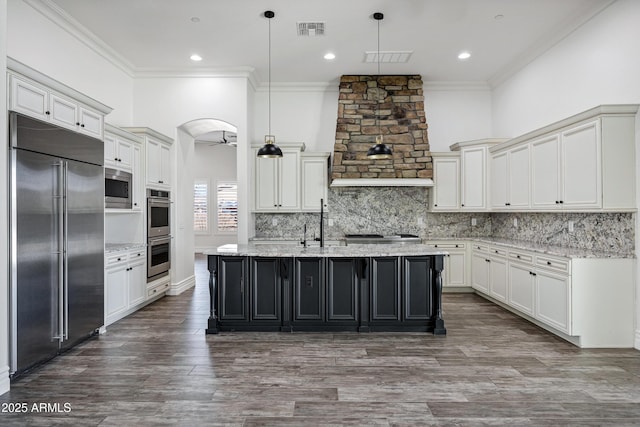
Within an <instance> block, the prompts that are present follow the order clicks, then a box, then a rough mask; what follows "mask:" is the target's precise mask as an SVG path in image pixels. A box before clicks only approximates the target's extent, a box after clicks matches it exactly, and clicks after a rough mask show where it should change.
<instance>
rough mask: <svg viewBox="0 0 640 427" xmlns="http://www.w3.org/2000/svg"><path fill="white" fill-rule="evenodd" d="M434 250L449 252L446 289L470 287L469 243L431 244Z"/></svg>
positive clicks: (445, 259) (445, 263)
mask: <svg viewBox="0 0 640 427" xmlns="http://www.w3.org/2000/svg"><path fill="white" fill-rule="evenodd" d="M428 245H429V246H432V247H433V248H437V249H442V250H443V251H447V252H448V255H447V256H445V257H444V270H443V274H442V286H443V287H444V288H445V289H446V288H453V287H467V286H469V267H468V262H467V247H468V246H469V244H468V243H467V242H449V241H446V242H429V243H428Z"/></svg>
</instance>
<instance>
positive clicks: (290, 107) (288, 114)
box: [252, 82, 493, 151]
mask: <svg viewBox="0 0 640 427" xmlns="http://www.w3.org/2000/svg"><path fill="white" fill-rule="evenodd" d="M424 97H425V101H424V102H425V112H426V116H427V124H428V126H429V130H428V133H429V144H430V147H431V151H449V145H451V144H454V143H456V142H460V141H468V140H473V139H481V138H487V137H490V136H492V135H493V132H492V124H491V91H490V88H489V86H488V85H485V84H468V83H466V84H465V83H459V84H439V83H437V82H425V85H424ZM254 107H255V111H256V118H255V121H254V125H255V133H254V135H253V140H252V144H260V143H262V142H263V141H264V135H266V134H267V132H268V92H267V91H266V90H265V89H264V88H260V90H258V91H257V92H256V95H255V104H254ZM337 114H338V88H337V86H336V87H332V86H328V87H312V86H298V87H295V86H290V85H289V86H284V85H274V86H272V88H271V132H272V133H273V134H274V135H275V136H276V143H279V142H280V143H282V142H304V143H305V144H306V150H307V151H333V144H334V143H335V137H336V119H337Z"/></svg>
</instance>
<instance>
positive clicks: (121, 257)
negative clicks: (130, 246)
mask: <svg viewBox="0 0 640 427" xmlns="http://www.w3.org/2000/svg"><path fill="white" fill-rule="evenodd" d="M128 256H129V254H128V253H127V252H118V253H114V254H110V255H107V256H106V257H105V260H104V266H105V268H106V267H112V266H114V265H119V264H125V263H126V262H127V260H128Z"/></svg>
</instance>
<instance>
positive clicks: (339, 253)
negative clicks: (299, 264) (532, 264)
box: [203, 244, 447, 258]
mask: <svg viewBox="0 0 640 427" xmlns="http://www.w3.org/2000/svg"><path fill="white" fill-rule="evenodd" d="M203 253H204V254H205V255H238V256H266V257H269V256H272V257H298V258H301V257H369V256H418V255H447V251H442V250H439V249H434V248H433V247H431V246H427V245H393V244H384V245H353V246H327V247H324V248H320V247H312V248H304V247H302V246H293V245H251V244H249V245H233V244H230V245H223V246H219V247H217V248H212V249H208V250H205V251H203Z"/></svg>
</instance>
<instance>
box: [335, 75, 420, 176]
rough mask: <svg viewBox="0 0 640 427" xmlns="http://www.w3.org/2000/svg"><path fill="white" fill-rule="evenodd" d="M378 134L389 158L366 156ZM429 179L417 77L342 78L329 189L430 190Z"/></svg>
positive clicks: (363, 76) (366, 76)
mask: <svg viewBox="0 0 640 427" xmlns="http://www.w3.org/2000/svg"><path fill="white" fill-rule="evenodd" d="M378 100H379V101H378ZM376 118H378V119H379V121H380V123H379V125H380V129H379V128H378V123H377V120H376ZM379 133H382V135H383V138H384V143H385V144H387V145H388V146H390V147H391V149H392V150H393V159H387V160H372V159H369V158H368V157H367V150H368V149H369V147H371V146H372V145H374V144H375V143H376V136H378V135H379ZM432 177H433V163H432V160H431V153H430V151H429V139H428V137H427V122H426V115H425V112H424V94H423V90H422V77H421V76H420V75H379V76H378V75H359V76H356V75H345V76H342V77H341V78H340V94H339V98H338V119H337V124H336V140H335V144H334V148H333V162H332V170H331V187H345V186H349V187H353V186H420V187H431V186H433V180H432Z"/></svg>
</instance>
